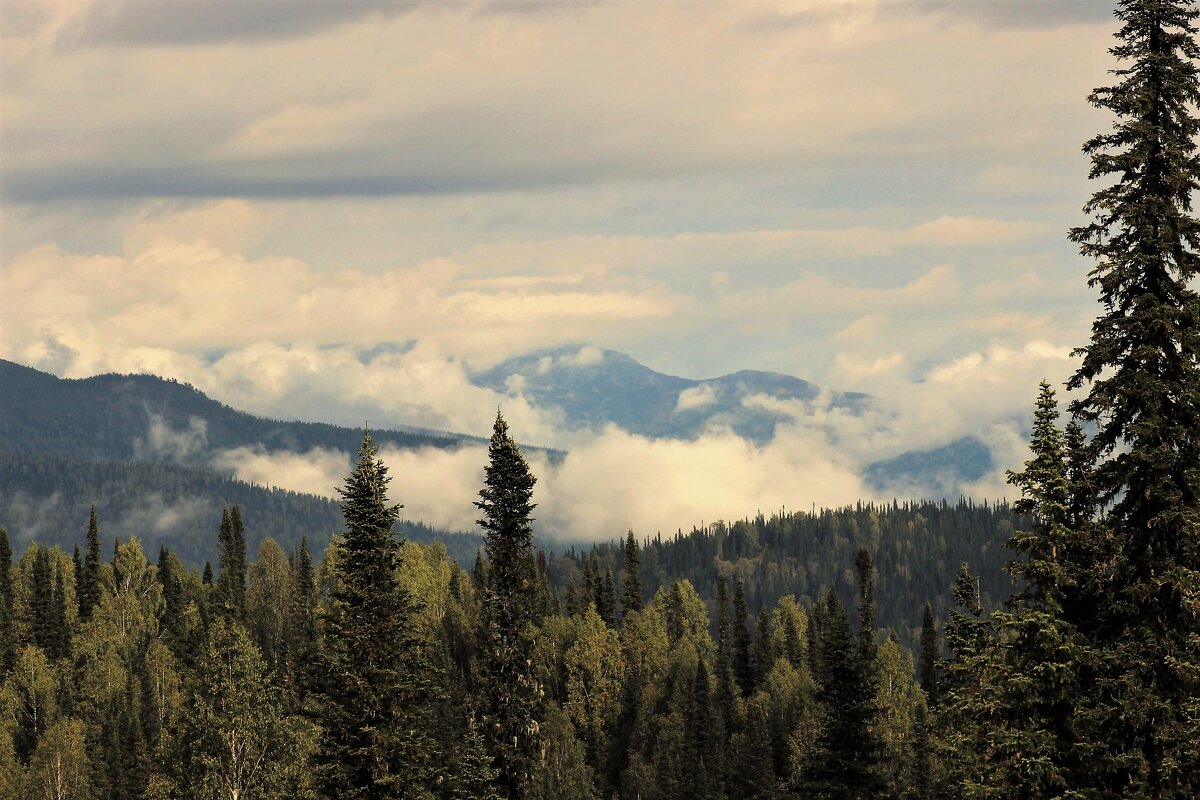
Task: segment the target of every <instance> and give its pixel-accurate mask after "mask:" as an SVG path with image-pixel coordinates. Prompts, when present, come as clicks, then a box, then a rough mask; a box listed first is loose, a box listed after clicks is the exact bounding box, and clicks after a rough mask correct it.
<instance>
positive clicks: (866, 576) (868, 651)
mask: <svg viewBox="0 0 1200 800" xmlns="http://www.w3.org/2000/svg"><path fill="white" fill-rule="evenodd" d="M854 569H855V571H856V572H857V574H858V647H859V653H860V658H861V660H862V662H863V664H865V665H866V666H867V668H871V665H873V664H874V663H875V654H876V653H877V652H878V650H879V646H878V642H877V641H876V640H875V561H874V559H872V558H871V552H870V551H869V550H867V548H865V547H861V548H859V550H858V555H857V556H855V558H854Z"/></svg>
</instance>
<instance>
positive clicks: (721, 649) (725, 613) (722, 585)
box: [714, 575, 737, 730]
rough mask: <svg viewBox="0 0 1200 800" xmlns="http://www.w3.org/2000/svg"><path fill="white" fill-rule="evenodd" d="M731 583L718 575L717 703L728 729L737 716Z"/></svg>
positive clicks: (732, 725)
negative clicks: (730, 626) (730, 611)
mask: <svg viewBox="0 0 1200 800" xmlns="http://www.w3.org/2000/svg"><path fill="white" fill-rule="evenodd" d="M728 587H729V583H728V582H727V581H726V580H725V576H724V575H718V576H717V658H716V663H715V665H714V669H715V670H716V673H717V674H716V682H717V690H716V695H717V698H716V703H717V709H718V710H719V711H720V713H721V720H722V721H723V722H724V723H725V728H726V729H727V730H733V729H734V727H736V726H735V724H734V723H735V720H736V718H737V703H736V701H735V698H736V696H737V691H736V690H735V688H734V686H735V685H736V684H735V678H734V674H733V637H732V636H731V632H730V630H729V588H728Z"/></svg>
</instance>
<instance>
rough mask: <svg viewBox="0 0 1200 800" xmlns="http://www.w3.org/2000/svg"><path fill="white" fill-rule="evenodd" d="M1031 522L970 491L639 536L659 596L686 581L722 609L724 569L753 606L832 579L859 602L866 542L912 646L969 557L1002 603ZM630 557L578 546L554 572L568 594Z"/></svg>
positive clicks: (885, 623)
mask: <svg viewBox="0 0 1200 800" xmlns="http://www.w3.org/2000/svg"><path fill="white" fill-rule="evenodd" d="M1027 524H1028V520H1025V519H1023V518H1022V517H1020V516H1019V515H1017V514H1015V513H1014V512H1013V511H1012V509H1011V508H1010V507H1009V505H1008V504H1007V503H1003V502H1001V503H998V504H995V505H990V504H988V503H983V504H976V503H974V502H972V501H970V500H967V499H962V500H959V502H958V503H956V504H949V503H946V502H945V501H940V502H933V501H918V502H905V503H899V502H893V503H892V504H890V505H874V504H863V503H859V504H858V505H856V506H852V507H846V508H838V509H822V510H820V511H815V512H811V513H810V512H799V513H790V514H783V513H781V514H776V515H773V516H771V517H765V516H763V515H762V514H759V515H758V516H756V517H754V518H753V519H747V520H740V521H738V522H734V523H732V524H726V523H723V522H720V523H715V524H713V525H709V526H706V527H704V528H697V529H693V530H692V531H691V532H690V533H688V534H677V535H676V536H673V537H670V538H668V539H664V538H663V537H662V536H661V535H659V536H655V537H653V538H649V539H647V538H641V539H639V544H640V549H641V552H640V558H641V569H642V580H643V583H644V585H645V586H646V588H647V590H648V591H649V592H650V593H651V594H653V593H654V592H657V591H658V589H659V588H661V587H663V586H669V585H670V584H671V583H672V582H674V581H675V580H679V579H686V580H688V581H689V582H690V583H691V584H692V586H693V587H695V589H696V591H697V592H698V593H699V594H700V595H701V596H702V597H704V598H707V600H708V603H709V608H710V612H714V613H715V606H714V603H715V598H716V597H717V581H718V578H719V576H725V577H726V579H727V580H728V581H730V582H734V581H740V582H741V583H742V584H743V585H744V587H745V588H744V594H745V598H746V604H747V607H748V608H749V610H750V613H751V614H757V613H758V611H759V609H761V608H765V607H770V606H774V605H776V604H777V603H778V602H779V601H780V599H781V598H783V597H785V596H787V595H791V596H793V597H794V598H795V599H796V601H797V602H799V603H800V604H801V605H803V606H805V607H810V608H811V607H812V606H813V605H814V604H815V603H816V602H817V601H819V600H821V599H822V598H823V597H824V592H825V591H826V589H827V588H828V587H829V585H830V584H831V583H833V584H835V585H837V586H839V587H840V591H841V592H842V595H841V600H842V602H843V603H847V604H848V603H850V602H851V601H852V600H853V596H852V590H851V588H850V587H851V584H852V581H851V580H850V579H849V575H850V567H849V565H850V564H852V563H853V562H854V558H855V556H856V553H857V552H858V550H859V549H860V548H863V547H866V548H867V549H868V550H870V551H871V552H872V553H873V554H874V557H875V560H876V562H877V565H878V566H877V571H878V575H879V579H878V585H877V587H876V592H877V599H878V604H879V619H878V622H879V626H880V628H881V629H882V630H883V631H884V633H885V634H890V633H895V634H896V636H898V637H899V638H900V641H901V643H902V644H904V645H906V646H907V647H909V648H910V649H914V648H915V646H916V643H917V633H918V630H919V628H920V620H921V612H922V609H923V607H924V605H925V603H927V602H931V601H932V602H933V606H934V609H935V611H937V612H938V613H939V615H941V614H944V612H945V611H946V610H947V606H948V603H949V601H948V598H947V595H946V587H948V586H949V585H950V584H951V583H952V582H953V580H954V578H955V575H956V573H957V570H958V566H959V565H960V564H962V563H963V562H964V561H965V562H969V563H970V564H971V565H972V567H973V568H974V569H975V571H976V572H977V573H978V574H979V575H980V591H981V595H982V599H983V604H984V607H986V608H994V607H996V606H997V605H998V604H999V602H1000V601H1001V600H1003V599H1004V598H1005V597H1007V595H1008V593H1009V592H1010V591H1011V587H1012V582H1011V581H1010V580H1009V579H1008V577H1007V576H1006V575H1005V574H1004V571H1003V567H1004V565H1005V563H1007V561H1008V560H1010V559H1011V558H1012V553H1011V552H1009V551H1007V550H1005V548H1004V543H1005V542H1006V541H1008V539H1009V538H1010V537H1011V536H1012V535H1013V532H1014V531H1016V530H1018V529H1020V528H1022V527H1026V526H1027ZM624 562H625V544H624V542H619V543H615V544H601V545H597V546H594V547H592V548H590V549H587V550H579V551H577V550H575V549H571V550H568V551H567V552H565V553H562V554H559V555H557V556H556V555H553V554H552V555H551V557H550V576H551V580H552V582H553V583H554V586H555V588H556V589H557V590H558V591H559V593H560V594H561V595H562V596H564V597H566V596H567V595H568V594H569V593H570V592H571V591H588V592H590V593H591V594H595V591H596V588H597V586H598V585H599V583H600V582H602V581H603V580H606V577H607V575H608V574H609V573H611V574H612V575H613V576H614V579H615V580H616V581H617V582H618V583H619V582H620V577H621V572H622V569H623V568H624ZM839 578H840V579H839Z"/></svg>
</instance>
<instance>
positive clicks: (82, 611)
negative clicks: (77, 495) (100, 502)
mask: <svg viewBox="0 0 1200 800" xmlns="http://www.w3.org/2000/svg"><path fill="white" fill-rule="evenodd" d="M79 576H80V581H79V585H78V586H77V587H76V589H75V593H76V594H77V595H78V596H79V619H80V620H82V621H83V622H87V621H88V620H89V619H91V618H92V609H94V608H95V607H96V604H97V603H99V602H100V528H99V525H98V523H97V522H96V506H94V505H93V506H92V513H91V517H90V518H89V519H88V527H87V550H86V552H85V553H84V556H83V566H82V568H81V569H80V571H79Z"/></svg>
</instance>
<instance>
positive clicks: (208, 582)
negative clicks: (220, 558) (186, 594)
mask: <svg viewBox="0 0 1200 800" xmlns="http://www.w3.org/2000/svg"><path fill="white" fill-rule="evenodd" d="M200 583H201V584H202V585H204V586H212V585H213V568H212V562H211V561H205V562H204V571H203V572H202V573H201V574H200Z"/></svg>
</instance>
